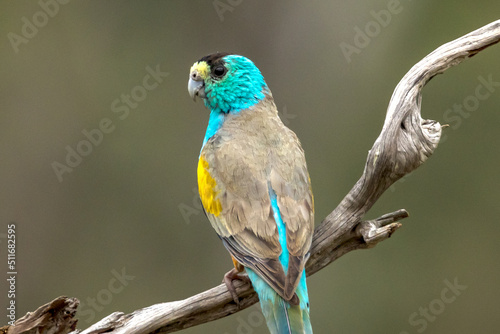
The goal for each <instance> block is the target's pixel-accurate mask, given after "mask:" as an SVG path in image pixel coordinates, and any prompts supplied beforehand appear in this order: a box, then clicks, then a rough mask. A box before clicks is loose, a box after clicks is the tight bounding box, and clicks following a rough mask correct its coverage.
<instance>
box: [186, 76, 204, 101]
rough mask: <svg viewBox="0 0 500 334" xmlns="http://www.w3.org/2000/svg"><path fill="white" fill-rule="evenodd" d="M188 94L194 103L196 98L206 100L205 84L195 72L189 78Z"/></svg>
mask: <svg viewBox="0 0 500 334" xmlns="http://www.w3.org/2000/svg"><path fill="white" fill-rule="evenodd" d="M188 92H189V96H191V97H192V98H193V101H196V97H197V96H198V97H200V98H202V99H204V98H206V95H205V82H203V79H202V78H201V77H200V76H199V75H198V73H196V72H193V73H191V75H190V76H189V82H188Z"/></svg>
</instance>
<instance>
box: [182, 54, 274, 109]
mask: <svg viewBox="0 0 500 334" xmlns="http://www.w3.org/2000/svg"><path fill="white" fill-rule="evenodd" d="M188 91H189V94H190V95H191V97H192V98H193V99H196V97H200V98H202V99H203V100H204V103H205V106H206V107H207V108H209V109H210V110H211V111H215V112H221V113H230V112H231V113H237V112H238V111H240V110H243V109H247V108H249V107H251V106H253V105H255V104H257V103H258V102H259V101H261V100H262V99H264V97H265V95H266V94H267V95H269V94H270V92H269V89H268V87H267V85H266V82H265V81H264V77H263V76H262V74H261V73H260V71H259V69H258V68H257V67H256V66H255V65H254V63H253V62H252V61H251V60H250V59H248V58H246V57H243V56H238V55H233V54H227V53H214V54H211V55H208V56H205V57H203V58H201V59H200V60H199V61H197V62H195V63H194V65H193V66H192V67H191V71H190V74H189V83H188Z"/></svg>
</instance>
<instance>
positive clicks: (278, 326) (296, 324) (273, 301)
mask: <svg viewBox="0 0 500 334" xmlns="http://www.w3.org/2000/svg"><path fill="white" fill-rule="evenodd" d="M246 271H247V273H248V277H249V278H250V280H251V281H252V285H253V287H254V290H255V291H256V292H257V294H258V295H259V300H260V307H261V309H262V313H263V314H264V317H265V318H266V322H267V327H268V328H269V331H270V332H271V334H312V332H313V331H312V327H311V320H310V319H309V300H308V299H309V298H308V296H307V286H306V283H305V274H303V275H302V276H303V277H302V278H301V282H300V284H299V286H298V287H297V295H298V297H299V299H300V303H299V305H291V304H290V303H288V302H286V301H285V300H284V299H283V298H282V297H281V296H280V295H278V294H277V293H276V291H274V290H273V289H272V288H271V287H270V286H269V285H268V284H267V283H266V282H264V280H263V279H261V278H260V277H259V276H258V275H257V274H256V273H255V272H253V271H252V270H251V269H248V268H247V269H246Z"/></svg>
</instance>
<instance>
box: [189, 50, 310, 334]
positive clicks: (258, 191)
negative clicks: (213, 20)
mask: <svg viewBox="0 0 500 334" xmlns="http://www.w3.org/2000/svg"><path fill="white" fill-rule="evenodd" d="M188 92H189V94H190V96H191V97H192V98H193V100H195V101H196V98H199V99H202V100H203V102H204V104H205V106H206V107H207V109H209V110H210V116H209V120H208V127H207V130H206V133H205V137H204V139H203V144H202V148H201V151H200V155H199V160H198V168H197V176H198V191H199V196H200V199H201V204H202V206H203V209H204V211H205V214H206V216H207V217H208V220H209V221H210V224H211V225H212V227H213V228H214V229H215V231H216V233H217V235H218V236H219V238H220V239H221V240H222V243H223V245H224V246H225V248H226V249H227V251H228V252H229V253H230V255H231V258H232V262H233V265H234V268H233V269H232V270H231V271H229V272H228V273H226V274H225V275H224V280H223V281H224V282H225V283H226V286H227V288H228V290H229V292H230V293H231V296H232V297H233V299H234V301H235V303H236V304H237V306H240V305H239V299H238V297H237V294H236V290H235V288H234V286H233V284H232V282H233V280H235V279H239V280H249V281H250V282H251V284H252V287H253V289H254V290H255V292H256V293H257V295H258V297H259V301H260V306H261V309H262V313H263V314H264V317H265V319H266V323H267V327H268V329H269V331H270V333H272V334H283V333H289V334H299V333H312V326H311V321H310V317H309V296H308V292H307V284H306V272H305V264H306V262H307V260H308V258H309V255H310V248H311V242H312V235H313V231H314V198H313V194H312V188H311V180H310V177H309V172H308V170H307V166H306V160H305V154H304V150H303V149H302V146H301V144H300V141H299V139H298V137H297V136H296V134H295V133H294V132H293V131H292V130H290V129H289V128H287V127H286V126H285V125H284V124H283V122H282V121H281V119H280V117H279V116H278V109H277V107H276V105H275V103H274V99H273V95H272V94H271V90H270V89H269V87H268V86H267V84H266V82H265V80H264V77H263V75H262V74H261V72H260V70H259V69H258V68H257V67H256V65H255V64H254V63H253V62H252V61H251V60H250V59H248V58H246V57H244V56H240V55H236V54H231V53H222V52H217V53H213V54H210V55H207V56H205V57H203V58H201V59H200V60H198V61H197V62H195V63H194V64H193V66H192V67H191V69H190V74H189V82H188ZM245 274H246V275H245Z"/></svg>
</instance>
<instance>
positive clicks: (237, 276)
mask: <svg viewBox="0 0 500 334" xmlns="http://www.w3.org/2000/svg"><path fill="white" fill-rule="evenodd" d="M234 280H240V281H243V282H250V279H249V278H248V276H247V275H242V274H241V272H240V271H238V270H236V269H235V268H233V269H231V270H229V271H228V272H227V273H226V274H225V275H224V279H223V280H222V282H223V283H224V284H226V287H227V290H228V291H229V293H230V294H231V297H233V300H234V302H235V303H236V306H238V308H240V307H241V305H240V299H239V298H238V294H237V293H236V288H235V287H234V284H233V281H234Z"/></svg>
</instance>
